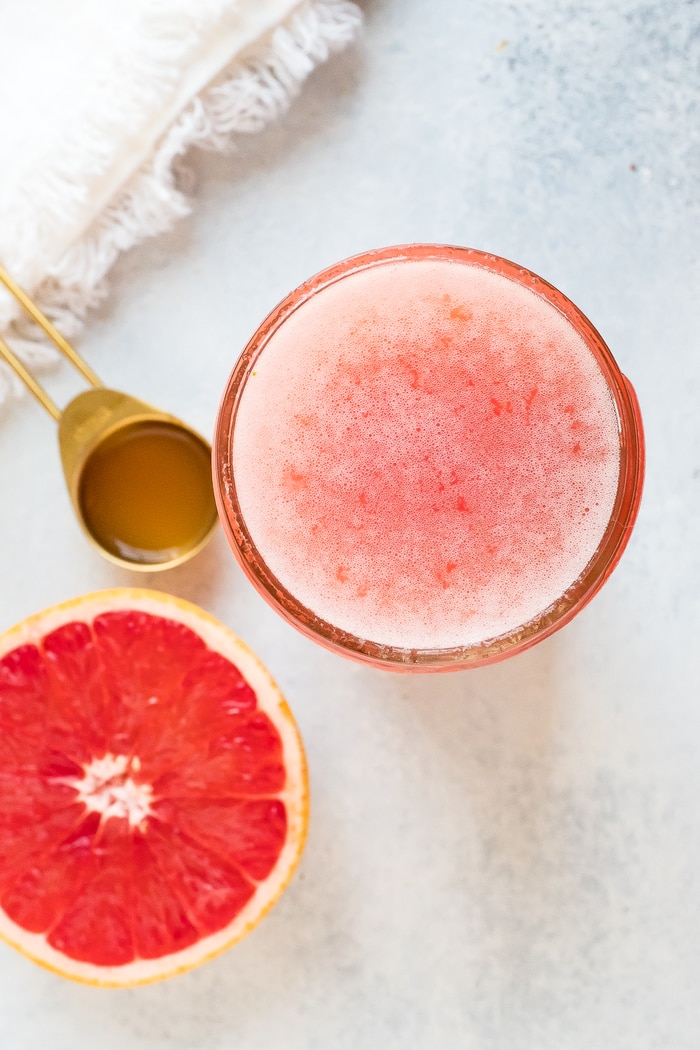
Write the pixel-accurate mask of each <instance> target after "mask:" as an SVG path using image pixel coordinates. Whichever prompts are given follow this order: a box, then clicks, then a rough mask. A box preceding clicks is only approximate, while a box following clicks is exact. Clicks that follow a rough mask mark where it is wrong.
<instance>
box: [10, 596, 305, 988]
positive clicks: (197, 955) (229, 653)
mask: <svg viewBox="0 0 700 1050" xmlns="http://www.w3.org/2000/svg"><path fill="white" fill-rule="evenodd" d="M125 609H131V610H139V611H143V612H146V613H151V614H152V615H154V616H163V617H169V618H170V619H173V620H176V621H177V622H179V623H182V624H184V625H185V626H186V627H189V628H190V629H191V630H192V631H194V633H195V634H197V635H198V636H199V637H200V638H201V639H202V641H203V642H204V643H205V644H206V645H207V646H208V648H209V649H211V650H213V651H214V652H216V653H219V654H221V655H222V656H224V657H225V658H226V659H228V660H230V661H231V663H233V664H235V665H236V667H237V668H238V670H239V671H240V672H241V674H242V675H243V677H244V678H245V679H246V681H247V682H248V684H249V685H250V686H251V688H252V689H253V690H254V692H255V694H256V698H257V704H258V707H259V709H260V710H261V711H263V712H264V713H265V714H267V715H268V716H269V717H270V719H271V721H272V722H273V724H274V726H275V728H276V729H277V732H278V733H279V735H280V738H281V741H282V750H283V755H284V762H285V772H286V777H285V786H284V789H283V790H282V791H280V792H277V793H276V796H275V797H277V798H279V799H280V800H281V801H283V803H284V805H285V809H286V813H287V835H286V839H285V843H284V846H283V847H282V851H281V853H280V855H279V857H278V859H277V861H276V863H275V866H274V868H273V869H272V871H271V873H270V874H269V875H268V876H267V878H265V879H264V880H263V881H262V882H261V883H259V884H258V886H257V889H256V891H255V893H254V894H253V896H252V897H251V899H250V901H249V902H248V903H247V904H246V905H245V906H244V907H243V908H242V909H241V911H240V912H239V913H238V914H237V915H236V916H235V918H234V919H233V921H232V922H231V923H229V924H228V925H227V926H226V927H224V928H223V929H221V930H218V931H216V932H215V933H213V934H210V935H208V936H206V937H203V938H202V939H201V940H199V941H197V942H196V943H195V944H192V945H190V946H189V947H188V948H185V949H183V950H181V951H178V952H174V953H171V954H169V955H167V956H163V957H161V958H158V959H136V960H134V961H133V962H130V963H127V964H125V965H123V966H113V967H110V966H97V965H93V964H91V963H85V962H80V961H77V960H75V959H71V958H70V957H69V956H66V955H64V954H62V953H61V952H59V951H57V950H56V949H55V948H53V947H52V946H51V945H50V944H49V943H48V942H47V940H46V938H45V936H44V935H43V934H35V933H30V932H29V931H27V930H25V929H23V927H21V926H19V925H17V923H15V922H13V921H12V920H11V919H10V918H9V916H7V915H6V914H5V912H4V911H3V909H2V908H0V938H2V939H3V940H4V941H6V942H7V943H8V944H9V945H11V946H12V947H13V948H16V949H17V950H18V951H19V952H21V953H22V954H23V955H25V956H26V957H28V958H29V959H31V960H32V961H33V962H35V963H38V964H39V965H40V966H42V967H44V968H45V969H47V970H50V971H52V972H54V973H57V974H59V975H61V976H62V977H68V978H70V979H72V980H75V981H79V982H81V983H83V984H90V985H94V986H97V987H102V988H124V987H133V986H135V985H141V984H150V983H152V982H154V981H159V980H164V979H165V978H167V977H172V976H175V975H176V974H180V973H185V972H187V971H188V970H191V969H192V968H193V967H195V966H199V965H200V964H201V963H204V962H206V961H208V960H209V959H212V958H214V957H215V956H216V955H220V954H221V953H222V952H224V951H226V950H227V949H228V948H230V947H232V946H233V945H234V944H236V943H237V942H238V941H240V940H241V939H242V938H243V937H245V936H246V934H248V933H250V931H251V930H252V929H254V927H255V926H257V924H258V923H259V922H260V920H261V919H262V918H263V917H264V916H265V915H266V914H267V913H268V912H269V910H270V909H271V908H272V906H273V905H274V904H275V903H276V901H277V900H278V899H279V897H280V895H281V894H282V892H283V891H284V889H285V888H286V886H287V885H288V883H289V882H290V880H291V878H292V876H293V874H294V872H295V870H296V867H297V865H298V863H299V860H300V858H301V854H302V852H303V849H304V845H305V842H306V835H307V830H308V816H309V793H308V773H307V765H306V756H305V754H304V748H303V744H302V740H301V737H300V734H299V730H298V728H297V726H296V723H295V721H294V718H293V716H292V713H291V711H290V709H289V707H288V705H287V703H286V701H285V700H284V698H283V696H282V694H281V692H280V690H279V688H278V686H277V684H276V683H275V681H274V680H273V678H272V676H271V675H270V673H269V671H268V670H267V668H266V667H265V666H264V665H263V664H262V663H261V661H260V660H259V659H258V657H257V656H256V655H255V654H254V653H253V652H252V651H251V650H250V649H249V648H248V646H247V645H245V643H244V642H242V641H241V639H240V638H239V637H238V636H237V635H235V634H234V633H233V632H232V631H231V630H229V628H227V627H225V626H224V624H222V623H220V622H219V621H218V620H216V619H215V618H214V617H213V616H211V615H210V614H209V613H207V612H205V611H204V610H203V609H201V608H199V607H198V606H196V605H194V604H192V603H191V602H187V601H185V600H183V599H181V598H176V597H174V596H173V595H170V594H165V593H162V592H160V591H150V590H146V589H143V588H115V589H112V590H106V591H97V592H94V593H92V594H88V595H84V596H82V597H79V598H74V599H71V600H70V601H67V602H63V603H61V604H60V605H55V606H53V607H51V608H49V609H46V610H44V611H43V612H40V613H36V614H34V615H33V616H29V617H28V618H27V619H25V620H23V621H22V622H21V623H19V624H17V625H16V626H14V627H12V628H10V629H9V630H8V631H6V632H4V633H3V634H2V635H0V659H2V658H3V657H4V656H5V655H6V654H7V653H8V652H11V651H12V650H13V649H15V648H17V647H18V646H20V645H27V644H37V643H38V642H40V640H41V639H42V638H43V637H44V636H45V635H47V634H50V633H51V632H52V631H54V630H56V629H57V628H59V627H61V626H62V625H63V624H66V623H70V622H71V621H73V620H84V621H87V622H92V621H93V620H94V618H95V617H96V616H98V615H100V614H101V613H105V612H111V611H117V610H125Z"/></svg>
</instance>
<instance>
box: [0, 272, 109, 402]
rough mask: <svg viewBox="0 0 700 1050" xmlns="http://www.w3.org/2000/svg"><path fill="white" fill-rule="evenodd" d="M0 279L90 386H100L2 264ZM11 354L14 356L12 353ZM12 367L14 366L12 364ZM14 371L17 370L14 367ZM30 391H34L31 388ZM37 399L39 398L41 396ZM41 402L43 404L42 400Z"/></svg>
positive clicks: (73, 350)
mask: <svg viewBox="0 0 700 1050" xmlns="http://www.w3.org/2000/svg"><path fill="white" fill-rule="evenodd" d="M0 281H2V283H3V284H4V285H5V287H6V288H7V290H8V292H10V293H11V294H12V295H14V297H15V299H16V300H17V302H18V303H19V304H20V305H21V306H23V307H24V309H25V310H26V311H27V313H28V314H29V316H30V317H31V318H32V320H34V321H36V323H37V324H38V325H39V327H40V328H43V330H44V331H45V332H46V334H47V335H48V337H49V339H50V340H51V341H52V342H53V343H54V344H55V345H56V346H57V347H58V349H59V350H60V351H61V353H62V354H63V355H64V357H67V358H68V360H69V361H70V363H71V364H72V365H73V366H74V367H75V368H77V369H78V371H79V372H80V373H81V375H83V376H84V377H85V378H86V379H87V381H88V383H90V385H91V386H102V383H101V382H100V380H99V379H98V377H97V376H96V375H95V373H94V372H93V370H92V369H91V368H90V366H89V365H88V364H86V363H85V361H83V359H82V357H81V356H80V355H79V354H78V352H77V351H76V350H75V349H74V348H73V347H72V346H71V344H70V343H69V342H68V340H67V339H66V338H65V337H64V336H62V335H61V333H60V332H59V331H58V329H57V328H54V326H53V325H52V324H51V322H50V321H49V319H48V317H46V316H45V314H43V313H42V312H41V310H40V309H39V307H38V306H36V304H35V303H33V302H32V300H31V299H30V298H29V296H28V295H27V293H26V292H25V291H23V289H22V288H20V286H19V285H18V284H17V283H16V282H15V281H13V279H12V278H11V277H10V275H9V273H8V272H7V270H5V269H4V267H2V266H0ZM3 353H4V351H3ZM10 353H11V354H12V351H10ZM4 356H5V358H6V360H7V361H8V362H9V360H10V359H9V358H8V357H7V355H6V354H4ZM12 356H13V357H14V355H12ZM15 360H16V359H15ZM12 367H13V368H15V366H14V365H13V366H12ZM15 371H17V369H16V368H15ZM17 374H18V375H19V374H20V373H19V372H18V373H17ZM21 378H22V380H23V381H24V382H25V383H26V382H27V380H26V379H25V378H24V376H21ZM27 385H29V384H27ZM30 389H31V387H30ZM32 393H36V392H35V391H34V390H32ZM36 396H37V397H38V396H39V395H38V394H37V395H36ZM39 400H41V398H40V399H39ZM42 404H44V402H43V401H42ZM45 407H46V406H45Z"/></svg>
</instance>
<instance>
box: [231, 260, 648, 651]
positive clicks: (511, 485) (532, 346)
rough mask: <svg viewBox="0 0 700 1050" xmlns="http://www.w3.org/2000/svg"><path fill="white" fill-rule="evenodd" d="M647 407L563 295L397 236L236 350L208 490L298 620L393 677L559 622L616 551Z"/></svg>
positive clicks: (523, 640) (334, 270)
mask: <svg viewBox="0 0 700 1050" xmlns="http://www.w3.org/2000/svg"><path fill="white" fill-rule="evenodd" d="M643 473H644V442H643V433H642V423H641V416H640V412H639V406H638V403H637V399H636V397H635V394H634V391H633V389H632V387H631V385H630V383H629V382H628V380H627V379H626V378H625V377H624V376H623V375H622V373H621V372H620V370H619V368H618V366H617V364H616V363H615V360H614V359H613V356H612V354H611V353H610V350H609V349H608V347H607V346H606V345H605V343H604V342H603V340H602V338H601V336H600V335H599V334H598V332H597V331H596V330H595V329H594V328H593V326H592V325H591V323H590V322H589V321H588V320H587V319H586V317H584V315H583V314H582V313H581V312H580V310H578V308H577V307H576V306H574V304H573V303H572V302H570V300H568V299H567V298H566V296H564V295H563V294H562V293H561V292H559V291H558V290H557V289H556V288H554V287H553V286H552V285H550V284H548V283H547V282H546V281H544V280H543V279H542V278H540V277H537V276H536V275H535V274H533V273H531V272H530V271H528V270H526V269H523V268H522V267H520V266H517V265H516V264H514V263H512V262H508V261H507V260H505V259H501V258H498V257H496V256H493V255H488V254H486V253H483V252H479V251H476V250H473V249H468V248H460V247H452V246H447V245H422V244H421V245H407V246H400V247H392V248H385V249H380V250H376V251H370V252H366V253H363V254H362V255H358V256H355V257H353V258H351V259H347V260H345V261H343V262H341V263H338V264H337V265H335V266H332V267H330V268H328V269H327V270H324V271H323V272H322V273H320V274H318V275H316V276H315V277H313V278H311V279H310V280H309V281H307V282H306V283H305V284H303V285H301V286H300V287H299V288H297V289H296V290H295V291H293V292H292V293H291V294H290V295H288V296H287V297H286V299H284V300H283V301H282V302H281V303H280V304H279V305H278V306H277V307H276V308H275V309H274V310H273V311H272V313H271V314H270V315H269V316H268V317H267V318H266V320H265V321H264V322H263V323H262V325H261V326H260V328H259V329H258V331H257V332H256V333H255V335H254V336H253V338H252V339H251V341H250V343H249V344H248V346H247V347H246V348H245V350H244V352H243V354H242V355H241V357H240V359H239V361H238V363H237V364H236V367H235V368H234V370H233V373H232V375H231V377H230V379H229V382H228V385H227V388H226V391H225V393H224V396H223V399H222V403H221V407H220V411H219V416H218V420H217V427H216V433H215V438H214V488H215V493H216V499H217V504H218V508H219V514H220V517H221V520H222V523H223V526H224V530H225V532H226V535H227V537H228V540H229V543H230V544H231V547H232V549H233V551H234V553H235V555H236V557H237V558H238V560H239V562H240V564H241V566H242V567H243V569H244V571H245V572H246V574H247V575H248V577H249V579H250V580H251V582H252V583H253V585H254V586H255V587H256V588H257V590H258V591H259V592H260V593H261V594H262V595H263V597H264V598H266V599H267V601H268V602H269V603H270V604H271V605H272V606H273V607H274V608H275V609H276V610H277V611H278V612H279V613H280V614H281V615H282V616H283V617H284V618H285V619H286V620H287V621H288V622H289V623H291V624H292V625H293V626H295V627H297V628H298V629H299V630H300V631H302V632H303V633H304V634H306V635H308V636H309V637H310V638H313V639H314V640H315V641H317V642H319V643H320V644H321V645H323V646H325V647H326V648H328V649H331V650H333V651H335V652H337V653H340V654H342V655H344V656H347V657H351V658H353V659H356V660H360V661H362V662H365V663H369V664H372V665H374V666H377V667H382V668H385V669H390V670H397V671H445V670H452V669H458V668H466V667H474V666H479V665H482V664H487V663H491V662H494V661H496V660H501V659H503V658H505V657H507V656H510V655H513V654H515V653H518V652H520V651H522V650H523V649H526V648H528V647H529V646H531V645H533V644H535V643H536V642H538V641H540V640H541V639H543V638H546V637H547V636H548V635H550V634H552V633H553V632H554V631H555V630H557V629H558V628H559V627H562V626H563V625H564V624H565V623H567V622H568V621H569V620H571V619H572V618H573V617H574V616H575V615H576V613H578V612H579V610H580V609H582V608H583V606H584V605H586V603H587V602H588V601H590V599H591V598H592V597H593V595H594V594H595V593H596V592H597V591H598V590H599V589H600V587H601V586H602V585H603V583H604V582H605V580H606V579H607V578H608V576H609V575H610V573H611V572H612V570H613V569H614V567H615V566H616V564H617V562H618V560H619V559H620V556H621V554H622V552H623V550H624V548H625V546H626V544H627V541H628V539H629V536H630V532H631V529H632V526H633V524H634V520H635V518H636V515H637V511H638V508H639V502H640V498H641V491H642V482H643Z"/></svg>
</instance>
